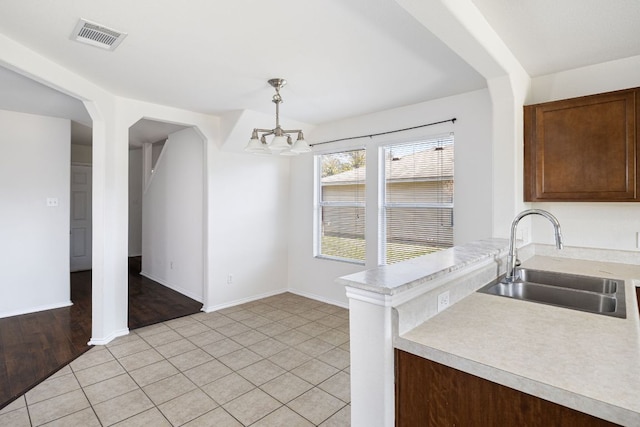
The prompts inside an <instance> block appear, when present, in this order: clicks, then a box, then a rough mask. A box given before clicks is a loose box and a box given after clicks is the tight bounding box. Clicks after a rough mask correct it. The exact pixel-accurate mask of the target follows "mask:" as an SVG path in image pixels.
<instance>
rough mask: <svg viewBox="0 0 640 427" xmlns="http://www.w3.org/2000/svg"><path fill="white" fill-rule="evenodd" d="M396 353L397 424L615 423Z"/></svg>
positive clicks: (561, 426) (544, 426)
mask: <svg viewBox="0 0 640 427" xmlns="http://www.w3.org/2000/svg"><path fill="white" fill-rule="evenodd" d="M395 355H396V426H398V427H428V426H434V427H439V426H481V427H492V426H495V427H506V426H528V427H538V426H539V427H549V426H557V427H576V426H580V427H592V426H594V427H595V426H615V425H616V424H612V423H610V422H608V421H604V420H602V419H599V418H596V417H593V416H591V415H588V414H584V413H582V412H578V411H575V410H573V409H570V408H567V407H564V406H561V405H558V404H556V403H552V402H549V401H546V400H543V399H540V398H538V397H535V396H532V395H529V394H526V393H522V392H520V391H517V390H514V389H512V388H509V387H505V386H502V385H500V384H496V383H493V382H491V381H487V380H485V379H482V378H479V377H476V376H474V375H471V374H467V373H465V372H462V371H459V370H456V369H453V368H449V367H447V366H444V365H441V364H439V363H436V362H433V361H430V360H427V359H423V358H421V357H419V356H415V355H413V354H411V353H407V352H404V351H402V350H397V349H396V351H395Z"/></svg>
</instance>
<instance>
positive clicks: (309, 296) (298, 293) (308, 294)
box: [288, 289, 349, 310]
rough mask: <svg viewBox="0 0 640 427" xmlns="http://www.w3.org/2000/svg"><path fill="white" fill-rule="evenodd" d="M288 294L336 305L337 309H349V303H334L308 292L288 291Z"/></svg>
mask: <svg viewBox="0 0 640 427" xmlns="http://www.w3.org/2000/svg"><path fill="white" fill-rule="evenodd" d="M288 292H291V293H292V294H296V295H300V296H301V297H305V298H309V299H313V300H316V301H320V302H324V303H327V304H331V305H337V306H338V307H342V308H346V309H347V310H348V309H349V303H348V302H346V303H345V302H342V301H335V300H332V299H328V298H325V297H322V296H320V295H316V294H312V293H309V292H302V291H299V290H297V289H288Z"/></svg>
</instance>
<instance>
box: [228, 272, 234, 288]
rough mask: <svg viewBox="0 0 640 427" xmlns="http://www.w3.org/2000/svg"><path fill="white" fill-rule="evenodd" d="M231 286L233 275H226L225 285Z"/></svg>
mask: <svg viewBox="0 0 640 427" xmlns="http://www.w3.org/2000/svg"><path fill="white" fill-rule="evenodd" d="M231 284H233V274H231V273H229V274H228V275H227V285H231Z"/></svg>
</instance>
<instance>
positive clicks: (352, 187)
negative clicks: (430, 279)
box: [321, 141, 454, 263]
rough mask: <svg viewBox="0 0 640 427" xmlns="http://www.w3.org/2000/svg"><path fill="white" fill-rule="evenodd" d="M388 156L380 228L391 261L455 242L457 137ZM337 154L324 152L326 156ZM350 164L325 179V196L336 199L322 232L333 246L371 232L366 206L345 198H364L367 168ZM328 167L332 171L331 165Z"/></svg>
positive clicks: (387, 151) (396, 150) (395, 149)
mask: <svg viewBox="0 0 640 427" xmlns="http://www.w3.org/2000/svg"><path fill="white" fill-rule="evenodd" d="M384 155H385V159H384V165H385V168H384V177H383V178H381V180H382V179H384V182H385V184H384V185H383V186H382V188H383V192H382V194H381V196H382V197H381V200H380V203H381V204H383V205H384V209H383V210H382V212H383V213H382V214H381V218H380V227H382V228H384V230H385V236H386V239H385V240H386V249H387V251H386V252H387V258H388V259H387V263H389V262H395V261H400V260H403V259H407V258H411V257H414V256H417V255H423V254H427V253H431V252H434V251H437V250H440V249H445V248H449V247H451V246H453V191H454V181H453V179H454V178H453V159H454V147H453V143H452V141H451V142H449V143H447V144H444V145H436V144H433V143H430V144H425V145H423V146H420V145H418V146H417V148H416V147H414V146H411V147H410V149H409V151H407V148H402V146H398V147H387V148H385V150H384ZM333 159H335V158H332V157H330V156H323V161H330V160H333ZM346 167H347V170H345V171H343V172H338V173H334V174H331V175H328V174H327V175H326V176H323V177H322V179H321V191H322V200H323V201H324V202H328V203H332V202H333V203H335V204H336V205H328V206H323V208H322V214H321V215H322V222H321V226H322V236H323V237H324V240H323V243H324V242H325V241H326V242H329V243H327V245H329V244H332V245H335V239H336V238H340V239H352V240H354V241H357V240H360V241H363V240H364V236H365V230H364V215H365V208H364V207H363V206H343V205H342V203H344V202H355V203H358V202H364V200H365V177H366V169H367V167H366V164H363V165H358V167H352V166H350V165H347V166H346ZM323 170H327V171H328V173H331V172H332V169H331V168H323ZM341 202H342V203H341ZM374 208H375V207H374ZM362 245H363V244H361V246H362ZM327 251H330V248H326V247H325V248H323V252H322V253H327ZM399 252H400V253H401V254H402V255H401V254H398V253H399ZM409 254H411V255H409Z"/></svg>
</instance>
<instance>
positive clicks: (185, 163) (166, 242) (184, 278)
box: [142, 128, 204, 301]
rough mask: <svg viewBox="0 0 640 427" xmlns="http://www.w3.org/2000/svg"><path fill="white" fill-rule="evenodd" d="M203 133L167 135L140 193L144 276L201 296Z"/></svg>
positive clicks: (199, 298) (186, 292)
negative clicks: (161, 150)
mask: <svg viewBox="0 0 640 427" xmlns="http://www.w3.org/2000/svg"><path fill="white" fill-rule="evenodd" d="M203 145H204V144H203V140H202V137H201V136H200V135H199V134H198V133H196V132H195V131H194V130H193V129H192V128H188V129H184V130H181V131H179V132H176V133H173V134H171V135H169V139H168V140H167V143H166V144H165V147H164V150H163V152H162V155H161V156H160V158H159V160H158V163H157V165H156V168H155V171H154V174H153V177H152V178H151V182H150V183H149V186H148V188H147V189H146V191H145V192H144V195H143V201H142V203H143V208H142V274H143V275H145V276H147V277H150V278H151V279H153V280H155V281H157V282H159V283H161V284H163V285H165V286H168V287H170V288H172V289H174V290H176V291H178V292H180V293H182V294H184V295H187V296H189V297H190V298H193V299H195V300H197V301H202V300H203V295H204V293H203V286H204V284H203V280H204V279H203V261H204V260H203V258H204V255H203V244H204V243H203V229H204V227H203V195H204V192H203V191H204V190H203V185H204V173H203V165H204V150H203Z"/></svg>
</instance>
